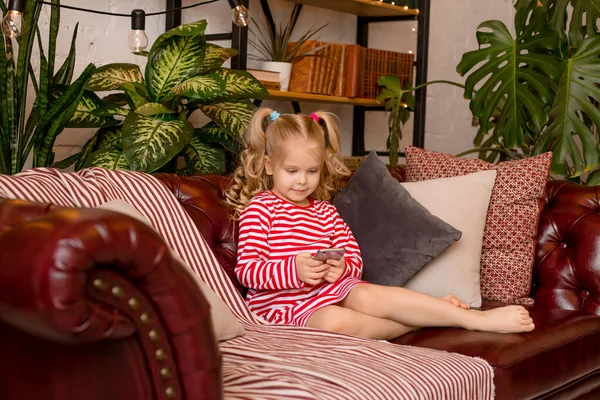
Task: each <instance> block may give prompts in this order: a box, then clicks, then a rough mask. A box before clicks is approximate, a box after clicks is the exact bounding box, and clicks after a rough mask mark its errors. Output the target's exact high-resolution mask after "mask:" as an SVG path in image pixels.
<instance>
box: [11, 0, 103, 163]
mask: <svg viewBox="0 0 600 400" xmlns="http://www.w3.org/2000/svg"><path fill="white" fill-rule="evenodd" d="M53 3H55V4H59V3H60V2H59V0H54V1H53ZM41 7H42V4H41V3H40V2H38V1H37V0H27V1H26V2H25V8H24V10H23V14H22V19H23V25H22V32H21V36H20V37H19V38H18V39H17V42H18V57H17V59H16V61H15V46H14V44H13V41H12V40H11V39H10V38H7V37H6V38H5V37H0V39H1V40H0V54H1V56H0V173H2V174H15V173H17V172H19V171H21V170H22V169H23V168H24V167H25V165H26V163H27V162H28V161H29V160H30V161H31V163H32V164H33V166H34V167H44V166H48V165H50V164H52V162H53V161H54V152H53V150H52V148H53V146H54V142H55V140H56V137H57V136H58V135H59V134H60V133H61V132H62V131H63V129H64V128H65V127H68V126H86V124H87V123H89V122H90V121H89V120H88V119H86V118H87V116H86V115H85V114H83V113H81V112H78V110H77V106H78V104H79V103H80V100H81V98H82V97H83V93H84V89H85V85H86V84H87V82H88V80H89V79H90V78H91V76H92V74H93V73H94V70H95V67H94V65H92V64H89V65H88V66H87V68H85V70H84V71H83V72H82V73H81V75H80V76H79V77H78V78H77V79H75V81H74V82H72V80H73V69H74V67H75V40H76V38H77V25H76V26H75V29H74V32H73V37H72V39H71V48H70V51H69V54H68V56H67V58H66V59H65V61H64V62H63V64H62V65H61V66H60V68H58V71H56V72H55V63H56V40H57V36H58V30H59V26H60V13H59V11H58V8H57V7H51V14H50V24H49V34H48V45H47V48H46V49H44V46H43V44H42V36H41V34H40V31H39V29H38V26H37V24H38V19H39V15H40V9H41ZM0 9H1V10H2V12H3V14H6V12H7V9H6V5H5V4H4V2H1V1H0ZM36 43H37V46H38V51H39V57H40V60H39V70H38V71H37V72H34V71H35V70H34V68H33V67H32V65H31V55H32V51H33V47H34V44H36ZM46 51H47V53H46ZM29 79H31V84H32V86H33V88H34V90H35V95H36V97H35V100H34V101H33V108H32V110H31V112H29V113H26V108H27V105H28V98H27V88H28V86H29V83H30V80H29ZM94 118H95V121H94V125H95V126H105V125H108V124H110V123H112V122H111V121H110V119H108V118H104V117H94ZM32 152H33V155H32V156H31V153H32ZM30 156H31V157H30Z"/></svg>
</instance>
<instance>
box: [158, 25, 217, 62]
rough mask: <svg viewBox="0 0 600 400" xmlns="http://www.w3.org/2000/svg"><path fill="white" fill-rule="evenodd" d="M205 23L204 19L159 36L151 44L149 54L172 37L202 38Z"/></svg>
mask: <svg viewBox="0 0 600 400" xmlns="http://www.w3.org/2000/svg"><path fill="white" fill-rule="evenodd" d="M206 25H207V22H206V20H205V19H203V20H200V21H197V22H192V23H190V24H185V25H179V26H177V27H175V28H173V29H171V30H168V31H167V32H165V33H163V34H162V35H160V36H159V37H158V38H157V39H156V41H155V42H154V44H152V48H151V49H150V54H152V53H153V52H154V51H156V49H158V47H159V46H160V45H161V44H162V43H163V42H165V41H166V40H167V39H169V38H172V37H174V36H180V37H185V36H204V31H205V30H206Z"/></svg>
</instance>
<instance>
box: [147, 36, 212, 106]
mask: <svg viewBox="0 0 600 400" xmlns="http://www.w3.org/2000/svg"><path fill="white" fill-rule="evenodd" d="M204 44H205V39H204V36H203V35H202V36H197V35H196V36H174V37H171V38H169V39H166V40H165V41H164V42H163V44H162V46H160V47H158V48H157V49H156V50H155V51H152V52H150V56H149V57H148V64H147V65H146V78H147V82H146V85H147V87H148V92H149V93H150V97H151V100H152V101H154V102H156V103H162V102H163V99H165V98H166V97H167V96H170V95H171V90H173V88H175V86H177V85H178V84H180V83H181V82H183V81H185V80H187V79H189V78H190V77H192V76H194V75H196V74H197V73H198V71H199V70H200V66H201V65H202V60H203V59H204V51H205V45H204Z"/></svg>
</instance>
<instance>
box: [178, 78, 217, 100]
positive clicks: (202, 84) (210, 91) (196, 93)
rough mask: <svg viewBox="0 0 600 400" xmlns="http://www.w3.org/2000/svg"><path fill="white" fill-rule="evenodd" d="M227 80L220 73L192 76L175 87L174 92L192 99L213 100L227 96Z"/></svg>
mask: <svg viewBox="0 0 600 400" xmlns="http://www.w3.org/2000/svg"><path fill="white" fill-rule="evenodd" d="M225 93H226V91H225V80H224V79H223V78H222V77H221V75H219V74H215V73H210V74H207V75H200V76H195V77H193V78H190V79H188V80H186V81H184V82H182V83H180V84H179V85H177V86H175V88H174V89H173V94H174V95H177V96H183V97H187V98H189V99H192V100H213V99H218V98H221V97H224V96H225Z"/></svg>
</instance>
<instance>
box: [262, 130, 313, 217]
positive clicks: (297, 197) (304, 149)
mask: <svg viewBox="0 0 600 400" xmlns="http://www.w3.org/2000/svg"><path fill="white" fill-rule="evenodd" d="M323 156H324V149H322V148H321V146H320V145H319V144H318V143H315V142H310V141H306V140H303V139H293V140H290V141H289V142H288V143H287V146H286V149H283V151H282V155H281V156H278V157H274V159H271V158H270V157H269V156H265V169H266V171H267V174H268V175H271V176H272V177H273V192H274V193H275V194H276V195H277V196H279V197H281V198H282V199H284V200H287V201H289V202H290V203H293V204H296V205H299V206H307V205H309V204H310V201H309V200H308V196H310V195H311V194H312V193H313V192H314V191H315V190H316V189H317V186H319V180H320V177H321V168H322V165H323Z"/></svg>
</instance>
